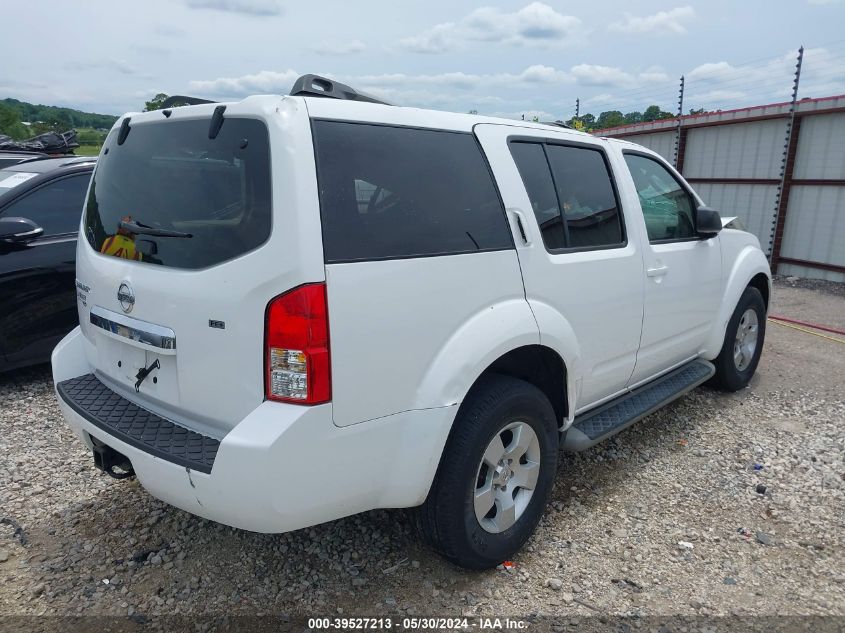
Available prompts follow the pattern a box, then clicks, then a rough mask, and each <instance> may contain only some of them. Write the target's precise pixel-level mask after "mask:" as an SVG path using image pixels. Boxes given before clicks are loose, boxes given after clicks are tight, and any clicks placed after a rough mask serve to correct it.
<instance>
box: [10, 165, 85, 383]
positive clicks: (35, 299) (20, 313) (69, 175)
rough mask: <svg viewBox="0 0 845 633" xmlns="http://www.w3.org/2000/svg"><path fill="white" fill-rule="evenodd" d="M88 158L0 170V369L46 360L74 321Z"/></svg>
mask: <svg viewBox="0 0 845 633" xmlns="http://www.w3.org/2000/svg"><path fill="white" fill-rule="evenodd" d="M2 156H3V154H0V158H1V157H2ZM95 162H96V158H92V157H87V156H63V157H60V158H52V157H47V156H36V157H30V158H29V159H27V160H24V161H22V162H17V163H16V164H12V165H7V166H6V167H4V168H0V371H5V370H9V369H13V368H15V367H22V366H25V365H34V364H36V363H43V362H47V361H49V360H50V352H51V351H52V349H53V347H55V345H56V343H58V342H59V340H61V338H62V337H63V336H64V335H65V334H67V333H68V332H70V331H71V330H72V329H73V328H74V327H75V326H76V324H77V322H78V320H77V312H76V289H75V278H74V268H75V261H76V235H77V232H78V230H79V220H80V216H81V215H82V207H83V204H84V200H85V193H86V191H87V189H88V182H89V181H90V179H91V172H92V171H93V169H94V164H95Z"/></svg>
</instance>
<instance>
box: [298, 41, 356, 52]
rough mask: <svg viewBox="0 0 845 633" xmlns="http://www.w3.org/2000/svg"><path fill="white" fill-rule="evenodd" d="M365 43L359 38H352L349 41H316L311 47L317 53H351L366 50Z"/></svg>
mask: <svg viewBox="0 0 845 633" xmlns="http://www.w3.org/2000/svg"><path fill="white" fill-rule="evenodd" d="M366 48H367V47H366V45H365V44H364V42H362V41H361V40H352V41H351V42H328V41H322V42H318V43H317V44H315V45H314V46H312V47H311V50H313V51H314V52H315V53H317V54H318V55H352V54H354V53H363V52H364V51H365V50H366Z"/></svg>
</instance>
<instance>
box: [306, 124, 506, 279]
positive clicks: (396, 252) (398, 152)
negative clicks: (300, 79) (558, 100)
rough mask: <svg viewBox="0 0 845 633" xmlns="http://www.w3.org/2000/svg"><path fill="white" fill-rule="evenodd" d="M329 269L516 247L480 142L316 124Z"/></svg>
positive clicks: (459, 135) (386, 128)
mask: <svg viewBox="0 0 845 633" xmlns="http://www.w3.org/2000/svg"><path fill="white" fill-rule="evenodd" d="M312 126H313V128H312V129H313V133H314V146H315V152H316V158H317V177H318V181H319V188H320V212H321V218H322V227H323V248H324V255H325V260H326V263H338V262H352V261H366V260H379V259H394V258H405V257H424V256H432V255H449V254H456V253H473V252H479V251H491V250H501V249H508V248H513V240H512V238H511V234H510V229H509V227H508V224H507V220H506V218H505V213H504V209H503V207H502V203H501V200H500V199H499V195H498V192H497V190H496V187H495V184H494V182H493V177H492V175H491V174H490V170H489V168H488V166H487V163H486V161H485V160H484V156H483V155H482V153H481V149H480V147H479V146H478V143H477V142H476V140H475V137H474V136H472V135H471V134H464V133H454V132H445V131H438V130H422V129H416V128H402V127H392V126H384V125H369V124H363V123H347V122H339V121H321V120H316V121H313V123H312Z"/></svg>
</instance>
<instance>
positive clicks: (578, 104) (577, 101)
mask: <svg viewBox="0 0 845 633" xmlns="http://www.w3.org/2000/svg"><path fill="white" fill-rule="evenodd" d="M580 116H581V99H575V119H576V120H577V119H578V117H580Z"/></svg>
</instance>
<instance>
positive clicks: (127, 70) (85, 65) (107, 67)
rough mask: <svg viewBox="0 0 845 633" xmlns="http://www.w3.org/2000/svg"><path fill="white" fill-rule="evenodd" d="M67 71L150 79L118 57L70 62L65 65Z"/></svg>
mask: <svg viewBox="0 0 845 633" xmlns="http://www.w3.org/2000/svg"><path fill="white" fill-rule="evenodd" d="M64 68H65V70H71V71H86V70H97V71H105V72H110V73H119V74H121V75H139V76H143V77H148V76H149V75H141V73H139V72H138V70H137V69H136V68H135V67H134V66H132V65H131V64H129V63H127V62H126V61H125V60H122V59H118V58H116V57H106V58H102V59H91V60H87V61H69V62H67V63H66V64H64Z"/></svg>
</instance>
